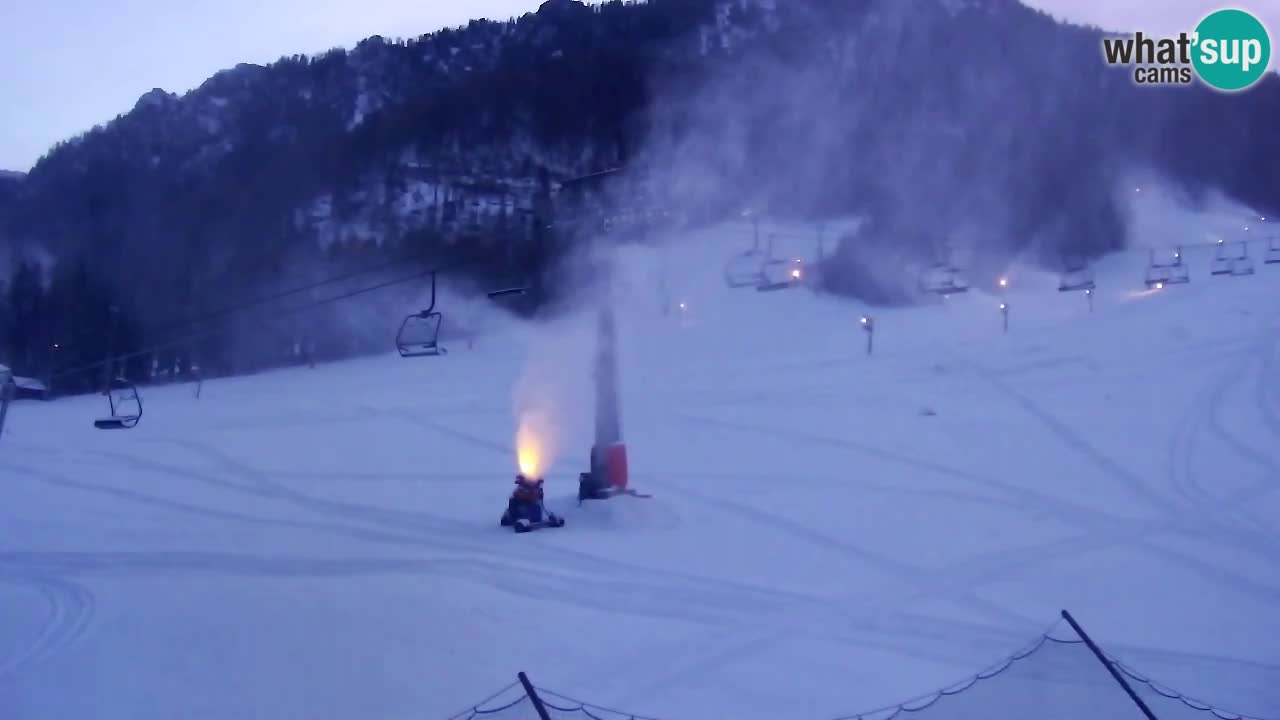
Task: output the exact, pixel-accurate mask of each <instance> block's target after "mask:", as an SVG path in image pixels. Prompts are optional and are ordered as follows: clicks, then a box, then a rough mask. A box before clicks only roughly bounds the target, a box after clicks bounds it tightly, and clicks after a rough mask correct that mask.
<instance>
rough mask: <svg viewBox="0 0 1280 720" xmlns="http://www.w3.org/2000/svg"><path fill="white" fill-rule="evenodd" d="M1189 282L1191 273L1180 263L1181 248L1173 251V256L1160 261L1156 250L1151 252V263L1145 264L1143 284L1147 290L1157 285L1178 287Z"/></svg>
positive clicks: (1184, 264) (1178, 247)
mask: <svg viewBox="0 0 1280 720" xmlns="http://www.w3.org/2000/svg"><path fill="white" fill-rule="evenodd" d="M1189 282H1191V273H1190V272H1189V271H1188V269H1187V265H1186V263H1184V262H1183V261H1182V246H1181V245H1179V246H1177V247H1175V248H1174V249H1173V256H1172V257H1171V258H1170V259H1168V260H1161V259H1160V258H1159V257H1158V256H1157V254H1156V250H1155V249H1154V248H1153V249H1152V250H1151V261H1150V262H1149V263H1148V264H1147V272H1146V278H1145V283H1146V286H1147V287H1149V288H1152V287H1155V286H1157V285H1180V284H1183V283H1189Z"/></svg>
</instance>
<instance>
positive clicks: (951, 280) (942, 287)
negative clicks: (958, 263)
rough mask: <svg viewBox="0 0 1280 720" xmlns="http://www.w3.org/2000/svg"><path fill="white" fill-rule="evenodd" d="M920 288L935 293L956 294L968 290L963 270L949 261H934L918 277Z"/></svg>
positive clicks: (967, 282)
mask: <svg viewBox="0 0 1280 720" xmlns="http://www.w3.org/2000/svg"><path fill="white" fill-rule="evenodd" d="M920 289H921V290H923V291H924V292H928V293H933V294H935V295H956V294H958V293H964V292H968V291H969V281H968V280H967V279H966V278H965V276H964V271H963V270H961V269H960V268H958V267H955V266H954V265H952V264H950V263H935V264H934V265H933V266H931V267H930V268H929V269H928V270H926V271H925V273H924V275H923V276H922V277H921V278H920Z"/></svg>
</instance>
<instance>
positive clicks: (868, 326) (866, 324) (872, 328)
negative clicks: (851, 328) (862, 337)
mask: <svg viewBox="0 0 1280 720" xmlns="http://www.w3.org/2000/svg"><path fill="white" fill-rule="evenodd" d="M862 330H863V332H865V333H866V334H867V354H868V355H870V354H871V346H872V338H873V337H875V334H876V322H875V320H872V319H871V318H870V317H868V316H866V315H863V316H862Z"/></svg>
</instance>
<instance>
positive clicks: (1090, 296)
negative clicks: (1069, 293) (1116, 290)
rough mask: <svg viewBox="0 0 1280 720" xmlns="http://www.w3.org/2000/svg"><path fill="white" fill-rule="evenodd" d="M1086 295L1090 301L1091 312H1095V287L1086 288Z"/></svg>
mask: <svg viewBox="0 0 1280 720" xmlns="http://www.w3.org/2000/svg"><path fill="white" fill-rule="evenodd" d="M1084 297H1085V299H1086V300H1088V301H1089V312H1093V288H1085V291H1084Z"/></svg>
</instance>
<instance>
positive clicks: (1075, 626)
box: [1062, 610, 1157, 720]
mask: <svg viewBox="0 0 1280 720" xmlns="http://www.w3.org/2000/svg"><path fill="white" fill-rule="evenodd" d="M1062 618H1063V619H1064V620H1066V621H1067V622H1068V623H1070V624H1071V629H1072V630H1075V631H1076V634H1077V635H1079V636H1080V639H1081V640H1083V641H1084V644H1085V645H1088V646H1089V650H1090V651H1092V652H1093V654H1094V656H1096V657H1097V658H1098V662H1100V663H1102V666H1103V667H1105V668H1106V669H1107V672H1109V673H1111V677H1113V678H1115V680H1116V682H1118V683H1120V687H1121V688H1124V691H1125V692H1126V693H1127V694H1128V695H1129V699H1130V700H1132V701H1133V703H1134V704H1135V705H1137V706H1138V709H1139V710H1141V711H1142V714H1143V715H1146V716H1147V720H1157V718H1156V716H1155V713H1153V712H1151V708H1149V707H1147V704H1146V703H1145V702H1143V701H1142V698H1140V697H1138V693H1136V692H1134V691H1133V688H1132V687H1131V686H1130V685H1129V683H1128V681H1127V680H1125V679H1124V676H1123V675H1121V674H1120V671H1119V670H1117V669H1116V667H1115V665H1113V664H1112V663H1111V661H1110V660H1108V659H1107V656H1106V655H1103V654H1102V650H1100V649H1099V648H1098V646H1097V645H1095V644H1094V642H1093V638H1090V637H1089V634H1088V633H1086V632H1085V631H1084V628H1082V627H1080V623H1078V622H1076V619H1075V618H1073V617H1071V613H1069V612H1067V611H1066V610H1063V611H1062Z"/></svg>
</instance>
